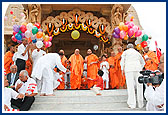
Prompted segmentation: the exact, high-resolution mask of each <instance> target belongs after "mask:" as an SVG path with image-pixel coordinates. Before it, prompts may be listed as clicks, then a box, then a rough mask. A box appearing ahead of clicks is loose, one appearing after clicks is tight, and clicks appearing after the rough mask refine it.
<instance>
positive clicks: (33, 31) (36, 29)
mask: <svg viewBox="0 0 168 115" xmlns="http://www.w3.org/2000/svg"><path fill="white" fill-rule="evenodd" d="M37 32H38V28H37V27H34V28H33V29H32V33H33V35H35V34H36V33H37Z"/></svg>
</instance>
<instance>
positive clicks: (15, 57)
mask: <svg viewBox="0 0 168 115" xmlns="http://www.w3.org/2000/svg"><path fill="white" fill-rule="evenodd" d="M17 54H18V52H15V53H14V55H13V57H12V60H13V62H14V65H16V60H17Z"/></svg>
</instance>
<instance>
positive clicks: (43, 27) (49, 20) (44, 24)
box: [41, 16, 55, 32]
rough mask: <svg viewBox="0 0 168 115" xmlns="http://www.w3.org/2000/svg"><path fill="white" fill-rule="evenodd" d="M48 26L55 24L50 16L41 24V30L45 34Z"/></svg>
mask: <svg viewBox="0 0 168 115" xmlns="http://www.w3.org/2000/svg"><path fill="white" fill-rule="evenodd" d="M48 24H53V25H54V24H55V21H54V17H52V16H49V17H47V19H46V20H44V21H43V22H42V25H41V26H42V29H43V31H44V32H45V31H46V30H47V25H48Z"/></svg>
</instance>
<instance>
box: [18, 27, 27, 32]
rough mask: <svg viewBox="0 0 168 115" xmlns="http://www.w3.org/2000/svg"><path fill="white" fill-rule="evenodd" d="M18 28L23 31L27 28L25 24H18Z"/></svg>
mask: <svg viewBox="0 0 168 115" xmlns="http://www.w3.org/2000/svg"><path fill="white" fill-rule="evenodd" d="M20 30H21V31H22V32H23V33H25V31H26V30H27V28H26V26H25V25H21V26H20Z"/></svg>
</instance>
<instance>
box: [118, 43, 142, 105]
mask: <svg viewBox="0 0 168 115" xmlns="http://www.w3.org/2000/svg"><path fill="white" fill-rule="evenodd" d="M120 64H121V70H122V73H123V74H125V76H126V83H127V91H128V100H127V104H128V106H129V107H130V108H136V97H135V87H134V85H136V89H137V101H138V107H139V108H142V107H143V85H142V84H139V83H138V77H139V76H140V73H139V72H140V71H141V70H142V68H143V67H144V65H145V61H144V59H143V57H142V56H141V54H140V53H139V52H138V51H136V50H135V49H134V46H133V44H128V45H127V50H126V51H124V52H123V54H122V55H121V62H120Z"/></svg>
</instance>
